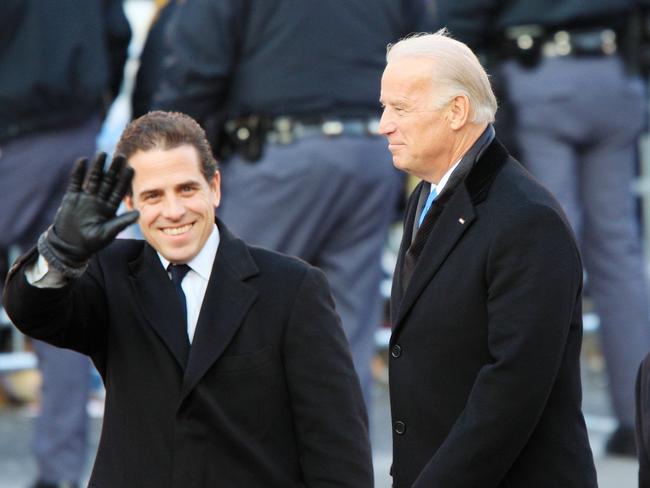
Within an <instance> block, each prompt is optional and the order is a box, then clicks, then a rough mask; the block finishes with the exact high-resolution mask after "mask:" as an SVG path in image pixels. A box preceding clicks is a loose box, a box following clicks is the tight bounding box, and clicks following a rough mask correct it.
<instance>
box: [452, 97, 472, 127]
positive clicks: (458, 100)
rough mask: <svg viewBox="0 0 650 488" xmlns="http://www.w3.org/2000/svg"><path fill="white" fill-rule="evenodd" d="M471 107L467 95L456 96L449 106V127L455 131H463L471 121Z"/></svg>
mask: <svg viewBox="0 0 650 488" xmlns="http://www.w3.org/2000/svg"><path fill="white" fill-rule="evenodd" d="M469 112H470V105H469V98H467V95H456V96H455V97H454V98H452V99H451V103H450V104H449V112H448V117H449V126H450V127H451V128H452V129H453V130H458V129H462V128H463V127H464V126H465V124H466V123H467V121H468V119H469Z"/></svg>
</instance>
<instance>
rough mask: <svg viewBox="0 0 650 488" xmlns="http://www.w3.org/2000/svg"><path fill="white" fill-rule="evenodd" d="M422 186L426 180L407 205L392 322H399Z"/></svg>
mask: <svg viewBox="0 0 650 488" xmlns="http://www.w3.org/2000/svg"><path fill="white" fill-rule="evenodd" d="M422 188H424V182H422V181H421V182H420V183H419V184H418V186H416V187H415V189H414V190H413V193H412V194H411V197H410V198H409V201H408V203H407V205H406V211H405V216H406V217H405V220H404V232H403V233H402V242H401V243H400V247H399V251H398V253H397V262H396V263H395V273H394V275H393V284H392V289H391V293H390V319H391V323H392V324H396V323H397V312H398V309H399V304H400V303H401V301H402V297H403V296H404V288H403V286H402V282H403V276H402V274H403V271H404V257H405V255H406V252H407V251H408V248H409V247H410V246H411V242H412V235H413V227H414V225H415V214H416V213H417V204H418V202H419V201H420V198H421V193H422Z"/></svg>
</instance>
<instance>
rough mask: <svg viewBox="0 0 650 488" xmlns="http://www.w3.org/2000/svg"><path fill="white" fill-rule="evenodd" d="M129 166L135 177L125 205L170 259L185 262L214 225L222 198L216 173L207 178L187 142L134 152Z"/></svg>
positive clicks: (193, 255)
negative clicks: (137, 216)
mask: <svg viewBox="0 0 650 488" xmlns="http://www.w3.org/2000/svg"><path fill="white" fill-rule="evenodd" d="M129 165H130V166H131V167H132V168H133V169H134V170H135V176H134V177H133V182H132V190H133V192H132V195H130V196H127V197H126V198H125V204H126V206H127V208H129V209H135V210H138V211H139V212H140V219H139V220H138V223H139V225H140V229H141V230H142V233H143V234H144V237H145V239H146V240H147V242H148V243H149V244H151V246H152V247H153V248H154V249H156V251H158V252H159V253H160V254H162V255H163V256H164V257H165V258H166V259H168V260H169V261H171V262H172V263H176V264H178V263H187V262H188V261H190V260H191V259H192V258H194V257H195V256H196V255H197V254H198V253H199V252H200V251H201V249H202V248H203V245H204V244H205V242H206V241H207V239H208V237H209V236H210V233H211V232H212V230H213V228H214V217H215V208H216V207H218V206H219V200H220V198H221V190H220V177H219V172H218V171H217V172H215V174H214V176H213V177H212V178H211V179H210V181H206V179H205V177H204V176H203V173H201V169H200V162H199V157H198V152H197V151H196V149H195V148H194V147H193V146H191V145H187V144H186V145H182V146H179V147H176V148H173V149H167V150H166V149H151V150H148V151H137V152H136V153H134V154H133V155H132V156H131V157H130V158H129Z"/></svg>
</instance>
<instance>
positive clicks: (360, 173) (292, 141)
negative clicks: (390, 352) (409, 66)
mask: <svg viewBox="0 0 650 488" xmlns="http://www.w3.org/2000/svg"><path fill="white" fill-rule="evenodd" d="M431 26H432V22H429V20H428V17H427V11H426V9H425V2H423V1H422V0H402V1H399V2H397V1H395V0H329V1H327V2H317V1H304V0H252V1H235V0H230V1H223V0H194V1H191V2H184V3H180V4H179V5H178V7H177V11H176V13H175V16H174V18H173V19H172V20H171V21H170V24H169V31H168V32H167V41H168V44H167V50H166V52H165V55H164V62H163V74H162V77H161V80H160V84H159V85H158V90H157V91H156V95H155V96H154V107H155V108H157V109H164V110H178V111H181V112H185V113H187V114H189V115H191V116H192V117H194V118H195V119H197V120H199V121H200V122H201V124H202V125H203V127H205V128H206V130H207V131H208V133H209V136H210V139H211V142H212V143H213V145H214V147H215V150H216V153H217V155H218V156H217V157H218V158H219V159H220V160H221V161H222V162H223V165H222V175H223V178H222V195H223V199H222V204H221V207H220V215H221V216H222V218H223V219H224V222H226V223H227V224H228V225H229V226H230V227H231V229H232V230H233V231H234V232H235V233H236V234H239V235H240V236H241V237H243V238H244V239H246V240H247V241H249V242H251V243H252V244H257V245H262V246H265V247H269V248H272V249H276V250H278V251H281V252H284V253H288V254H292V255H297V256H299V257H302V258H303V259H305V260H306V261H308V262H310V263H311V264H313V265H316V266H318V267H320V268H321V269H323V270H324V271H325V272H326V274H327V277H328V279H329V282H330V284H331V287H332V290H333V294H334V299H335V301H336V308H337V311H338V313H339V314H340V316H341V319H342V322H343V327H344V329H345V332H346V335H347V337H348V340H349V342H350V344H351V348H352V354H353V357H354V361H355V366H356V368H357V371H358V374H359V377H360V379H361V382H362V388H363V392H364V396H365V399H366V403H367V404H368V406H370V393H371V386H372V375H371V371H370V362H371V357H372V356H373V354H374V352H375V342H374V333H375V331H376V330H377V327H378V325H379V324H380V322H381V319H380V310H381V307H380V304H381V297H380V294H379V282H380V280H381V273H382V272H381V267H380V257H381V252H382V247H383V245H384V242H385V239H386V232H387V229H388V226H389V223H390V222H391V219H392V218H393V217H394V211H395V207H396V203H397V200H398V197H399V196H400V195H401V194H402V189H403V181H402V177H401V176H400V174H399V173H398V172H397V171H396V170H395V169H394V168H393V165H392V162H391V156H390V154H389V152H388V151H387V150H386V143H385V142H384V141H383V140H382V138H380V137H378V134H377V128H378V118H379V114H380V107H379V103H378V99H379V82H380V78H381V72H382V69H383V66H384V61H385V55H386V45H387V44H388V43H390V42H395V41H396V40H397V39H399V38H400V37H402V36H404V35H407V34H409V33H411V32H417V31H421V30H427V29H430V28H431Z"/></svg>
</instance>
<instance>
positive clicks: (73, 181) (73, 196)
mask: <svg viewBox="0 0 650 488" xmlns="http://www.w3.org/2000/svg"><path fill="white" fill-rule="evenodd" d="M105 161H106V154H105V153H101V154H99V155H98V156H97V157H96V158H95V161H94V162H93V164H92V167H91V168H90V170H88V171H87V170H86V165H87V159H85V158H84V159H80V160H79V161H77V162H76V163H75V166H74V169H73V170H72V176H71V177H70V184H69V186H68V190H67V191H66V193H65V195H64V197H63V201H62V202H61V206H60V207H59V210H58V211H57V213H56V216H55V217H54V224H53V225H52V226H50V228H49V229H48V230H46V231H45V232H44V233H43V234H42V235H41V237H40V238H39V240H38V251H39V253H40V254H41V255H42V256H43V257H44V258H45V260H46V261H47V262H48V264H49V265H50V266H52V267H53V268H55V269H57V270H58V271H60V272H61V273H63V275H64V276H66V277H68V278H77V277H79V276H81V274H82V273H83V272H84V271H85V269H86V267H87V265H88V260H89V259H90V257H91V256H92V255H93V254H94V253H96V252H97V251H99V250H100V249H102V248H104V247H106V246H107V245H108V244H110V243H111V242H112V241H113V239H115V236H117V234H119V233H120V231H122V230H123V229H125V228H126V227H128V226H129V225H131V224H132V223H133V222H135V221H136V220H137V219H138V216H139V213H138V212H137V211H131V212H127V213H124V214H122V215H120V216H118V217H116V216H115V213H116V212H117V209H118V207H119V205H120V202H121V201H122V198H124V195H125V194H126V193H127V191H128V189H129V185H130V184H131V179H132V178H133V169H132V168H130V167H128V166H126V165H125V163H126V159H125V158H124V157H123V156H116V157H115V158H113V162H112V163H111V166H110V168H109V169H108V171H106V172H104V169H103V168H104V163H105Z"/></svg>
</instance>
